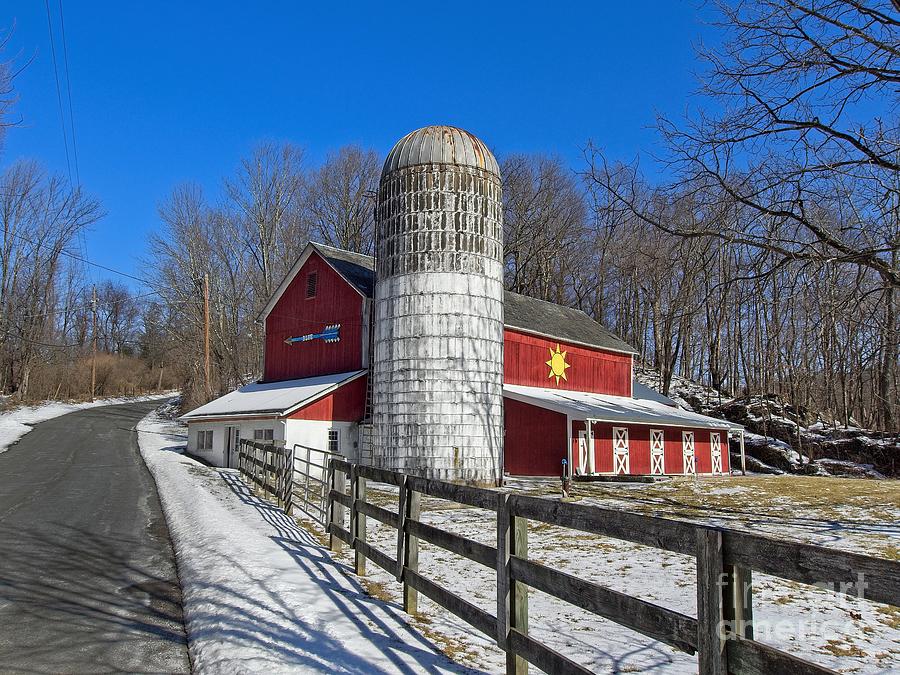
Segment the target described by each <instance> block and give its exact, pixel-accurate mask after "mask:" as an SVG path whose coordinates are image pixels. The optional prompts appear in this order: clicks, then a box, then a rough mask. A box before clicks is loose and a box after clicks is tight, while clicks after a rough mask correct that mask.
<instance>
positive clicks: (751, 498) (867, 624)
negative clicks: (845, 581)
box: [339, 476, 900, 673]
mask: <svg viewBox="0 0 900 675" xmlns="http://www.w3.org/2000/svg"><path fill="white" fill-rule="evenodd" d="M511 488H512V489H516V490H522V491H527V492H530V493H532V494H543V495H546V496H551V497H552V496H556V495H558V489H559V487H558V483H553V482H543V483H542V482H541V481H533V480H525V481H516V482H515V483H514V484H513V485H512V486H511ZM866 489H868V490H871V492H870V493H868V494H866V493H865V492H863V491H864V490H866ZM574 490H575V494H576V495H577V496H578V497H579V498H580V501H581V503H586V504H596V505H598V506H606V507H617V508H627V509H628V510H630V511H638V512H642V513H647V514H653V515H660V516H668V517H678V518H682V519H687V520H695V521H703V522H708V523H713V524H718V525H722V526H727V527H735V528H745V529H751V530H753V531H755V532H759V533H762V534H768V535H770V536H775V537H779V538H789V539H793V540H802V541H809V542H811V543H819V544H822V545H830V546H836V547H839V548H843V549H846V550H853V551H857V552H865V553H870V554H873V555H879V556H882V557H891V558H895V559H896V557H897V554H898V552H900V549H898V548H897V546H898V543H900V525H898V522H900V484H898V483H897V482H896V481H884V482H878V483H873V482H865V483H861V482H860V481H854V480H851V479H837V478H814V477H805V476H804V477H798V476H780V477H775V476H772V477H770V476H759V477H752V478H737V477H735V478H716V479H705V478H704V479H701V480H699V481H697V482H695V481H694V480H692V479H686V480H678V481H671V482H669V483H661V484H656V485H646V484H618V485H615V484H612V485H610V484H598V483H591V484H576V485H575V487H574ZM855 490H859V492H854V491H855ZM369 494H370V500H371V501H373V502H375V503H378V504H380V505H381V506H383V507H384V508H389V509H391V510H396V508H397V491H396V489H395V488H394V489H392V488H389V487H387V486H377V485H372V484H370V489H369ZM422 508H423V516H422V519H423V520H424V521H425V522H427V523H429V524H431V525H434V526H436V527H440V528H442V529H446V530H449V531H451V532H454V533H457V534H460V535H462V536H465V537H468V538H471V539H474V540H476V541H480V542H482V543H484V544H489V545H496V544H495V541H494V537H495V534H494V533H495V532H496V530H495V527H496V526H495V516H494V515H493V514H492V513H489V512H487V511H483V510H481V509H476V508H469V507H464V506H460V505H456V504H452V503H450V502H446V501H443V500H438V499H432V498H428V497H426V498H425V499H424V500H423V506H422ZM368 538H369V541H370V543H372V544H374V545H375V546H377V547H378V548H379V549H381V550H382V551H384V552H385V553H388V554H389V555H393V552H394V551H395V550H396V531H395V530H393V529H390V528H388V527H386V526H384V525H382V524H380V523H378V522H377V521H374V520H373V519H369V520H368ZM528 553H529V557H530V558H532V559H535V560H538V561H540V562H542V563H544V564H546V565H549V566H551V567H553V568H554V569H559V570H563V571H566V572H568V573H570V574H573V575H575V576H578V577H581V578H587V579H591V580H594V581H596V582H598V583H601V584H603V585H606V586H608V587H610V588H613V589H615V590H618V591H621V592H625V593H628V594H630V595H635V596H637V597H640V598H642V599H644V600H648V601H650V602H653V603H656V604H659V605H662V606H664V607H668V608H670V609H674V610H677V611H679V612H682V613H684V614H688V615H692V616H696V590H695V589H696V577H695V575H696V568H695V563H694V559H693V558H692V557H688V556H682V555H678V554H673V553H667V552H664V551H660V550H656V549H652V548H648V547H645V546H639V545H636V544H630V543H628V542H622V541H618V540H615V539H610V538H606V537H599V536H594V535H587V534H582V533H577V532H574V531H571V530H566V529H563V528H559V527H554V526H550V525H545V524H542V523H534V522H532V523H529V529H528ZM339 559H341V560H343V561H345V562H347V563H349V561H350V557H349V554H344V557H342V558H339ZM419 565H420V572H421V573H423V574H424V575H425V576H426V577H428V578H430V579H432V580H433V581H435V582H437V583H439V584H441V585H443V586H444V587H445V588H447V589H448V590H451V591H453V592H455V593H457V594H459V595H461V596H462V597H463V598H465V599H466V600H468V601H469V602H472V603H473V604H475V605H477V606H479V607H481V608H482V609H484V610H486V611H489V612H491V613H493V612H494V610H495V604H494V603H495V601H496V600H495V598H496V595H495V593H496V590H495V588H496V586H495V583H496V581H495V576H494V574H493V572H492V571H490V570H488V569H486V568H484V567H482V566H480V565H478V564H477V563H474V562H471V561H468V560H465V559H462V558H460V557H458V556H455V555H453V554H451V553H448V552H446V551H444V550H443V549H440V548H437V547H435V546H431V545H429V544H427V543H425V542H420V554H419ZM368 567H369V571H370V573H369V577H368V581H367V583H370V584H375V585H376V586H378V587H379V589H380V592H381V593H382V594H383V595H384V596H385V597H389V598H392V599H394V600H395V601H399V598H400V595H401V586H400V584H398V583H396V581H395V580H394V579H393V578H391V577H390V575H388V574H387V573H385V572H383V571H382V570H380V569H379V568H378V567H376V566H375V565H373V564H372V563H371V562H370V563H369V565H368ZM419 610H420V617H419V618H418V619H416V620H414V623H417V625H419V623H418V622H421V624H422V625H424V626H426V627H427V628H428V629H430V630H432V631H434V632H436V633H440V634H443V635H444V636H445V641H446V643H447V644H448V645H450V647H451V648H452V650H453V653H454V654H455V656H456V658H458V659H460V660H461V662H463V663H466V664H468V665H472V666H474V667H479V668H484V669H486V670H489V671H492V672H499V671H501V670H502V669H503V663H504V655H503V653H502V652H501V651H500V650H499V649H498V648H497V647H496V646H495V645H494V644H493V643H492V641H491V640H490V639H489V638H487V637H486V636H484V635H482V634H480V633H477V632H476V631H474V630H473V629H471V628H470V627H468V626H467V625H466V624H465V623H464V622H462V621H460V620H458V619H457V618H456V617H454V616H452V615H450V614H449V613H448V612H446V611H445V610H443V609H441V608H440V607H438V606H437V605H435V604H433V603H431V602H430V601H429V600H427V599H425V598H422V597H421V596H420V599H419ZM754 619H755V630H756V636H757V638H758V639H760V640H762V641H763V642H766V643H768V644H772V645H774V646H777V647H779V648H781V649H784V650H786V651H789V652H791V653H793V654H796V655H798V656H801V657H803V658H806V659H809V660H811V661H814V662H816V663H819V664H821V665H824V666H828V667H831V668H834V669H836V670H840V671H843V672H867V673H888V672H897V671H898V669H900V610H898V609H896V608H891V607H886V606H884V605H878V604H876V603H869V602H867V601H865V600H861V599H858V598H853V597H847V596H844V595H841V594H837V593H834V592H831V591H828V590H824V589H819V588H815V587H812V586H806V585H802V584H796V583H793V582H789V581H785V580H780V579H777V578H775V577H771V576H767V575H763V574H758V573H755V574H754ZM529 631H530V633H531V634H532V635H533V636H535V637H537V638H538V639H540V640H541V641H542V642H544V643H545V644H547V645H548V646H550V647H553V648H554V649H556V650H558V651H560V652H561V653H563V654H566V655H567V656H569V657H570V658H572V659H574V660H575V661H577V662H579V663H581V664H582V665H584V666H586V667H588V668H590V669H591V670H593V671H595V672H601V673H619V672H654V673H689V672H690V673H696V672H697V661H696V659H695V658H694V657H691V656H688V655H687V654H684V653H682V652H679V651H677V650H675V649H673V648H670V647H668V646H667V645H664V644H662V643H660V642H657V641H655V640H652V639H650V638H648V637H645V636H643V635H641V634H639V633H636V632H633V631H631V630H629V629H627V628H624V627H621V626H619V625H617V624H615V623H613V622H610V621H606V620H604V619H601V618H599V617H597V616H595V615H593V614H590V613H588V612H584V611H582V610H580V609H578V608H576V607H573V606H571V605H568V604H567V603H565V602H562V601H560V600H557V599H555V598H553V597H551V596H548V595H545V594H543V593H540V592H538V591H534V590H532V591H531V592H530V594H529ZM535 670H536V669H535Z"/></svg>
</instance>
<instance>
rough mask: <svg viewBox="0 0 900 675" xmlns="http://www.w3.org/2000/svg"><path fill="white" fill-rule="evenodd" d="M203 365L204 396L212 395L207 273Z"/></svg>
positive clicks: (206, 277) (206, 275)
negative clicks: (204, 377)
mask: <svg viewBox="0 0 900 675" xmlns="http://www.w3.org/2000/svg"><path fill="white" fill-rule="evenodd" d="M203 363H204V373H205V374H206V394H207V395H210V394H212V387H211V386H210V382H209V273H206V274H204V275H203Z"/></svg>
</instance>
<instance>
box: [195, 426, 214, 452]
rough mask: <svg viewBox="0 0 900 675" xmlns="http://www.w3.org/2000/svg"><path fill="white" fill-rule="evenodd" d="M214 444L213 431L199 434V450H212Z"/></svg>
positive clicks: (199, 432)
mask: <svg viewBox="0 0 900 675" xmlns="http://www.w3.org/2000/svg"><path fill="white" fill-rule="evenodd" d="M212 442H213V432H212V430H209V431H198V432H197V450H212Z"/></svg>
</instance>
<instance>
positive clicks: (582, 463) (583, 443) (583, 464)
mask: <svg viewBox="0 0 900 675" xmlns="http://www.w3.org/2000/svg"><path fill="white" fill-rule="evenodd" d="M577 468H578V473H579V474H581V475H582V476H583V475H585V474H586V473H587V472H588V442H587V432H586V431H579V432H578V464H577Z"/></svg>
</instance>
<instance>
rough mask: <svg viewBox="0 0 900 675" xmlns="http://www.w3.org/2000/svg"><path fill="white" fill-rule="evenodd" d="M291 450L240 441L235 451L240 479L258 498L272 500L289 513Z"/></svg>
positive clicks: (273, 445) (291, 481) (291, 473)
mask: <svg viewBox="0 0 900 675" xmlns="http://www.w3.org/2000/svg"><path fill="white" fill-rule="evenodd" d="M291 454H292V453H291V451H290V450H288V449H287V448H284V447H282V446H280V445H276V444H274V443H260V442H259V441H251V440H248V439H246V438H242V439H241V442H240V446H239V449H238V469H239V471H240V474H241V477H242V478H243V479H244V480H245V481H246V482H247V484H248V485H250V486H251V487H254V488H256V490H257V492H258V493H259V494H260V496H262V497H264V498H268V499H270V500H272V501H274V502H275V503H276V504H278V506H280V507H281V508H282V509H284V510H285V512H286V513H290V511H291V493H292V491H293V484H294V481H293V460H292V457H291Z"/></svg>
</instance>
